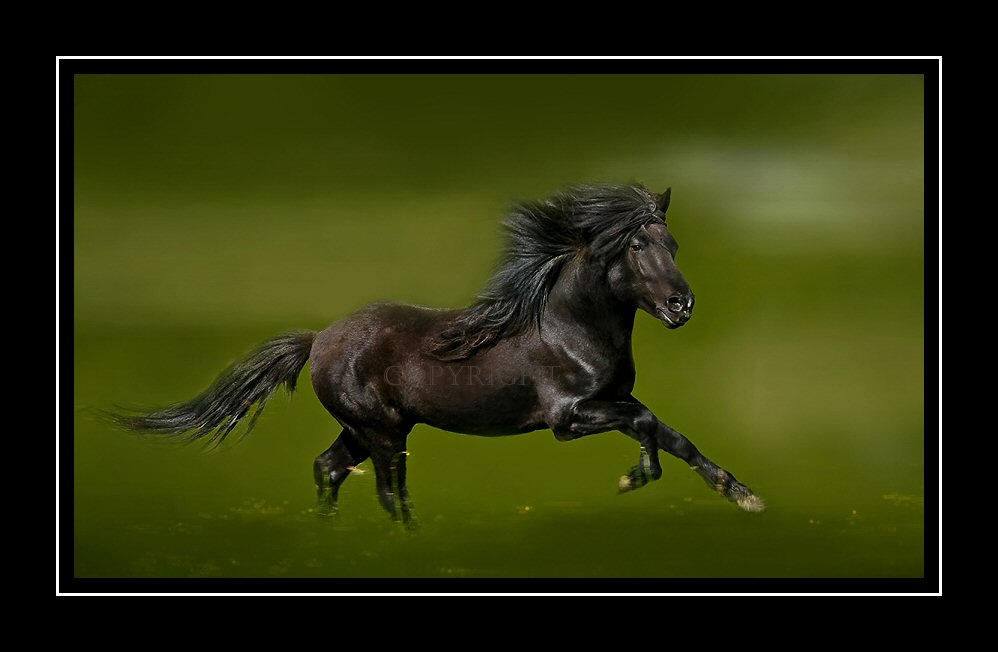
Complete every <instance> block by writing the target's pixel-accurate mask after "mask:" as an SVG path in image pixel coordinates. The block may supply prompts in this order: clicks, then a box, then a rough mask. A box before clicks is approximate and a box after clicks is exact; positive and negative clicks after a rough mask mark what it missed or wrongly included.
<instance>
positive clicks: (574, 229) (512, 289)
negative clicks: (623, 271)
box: [430, 185, 664, 360]
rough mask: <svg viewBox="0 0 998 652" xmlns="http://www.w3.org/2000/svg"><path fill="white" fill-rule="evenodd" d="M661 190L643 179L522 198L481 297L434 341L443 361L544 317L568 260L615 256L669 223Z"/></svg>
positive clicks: (602, 259)
mask: <svg viewBox="0 0 998 652" xmlns="http://www.w3.org/2000/svg"><path fill="white" fill-rule="evenodd" d="M661 200H662V197H660V196H658V195H656V194H653V193H651V192H650V191H648V189H647V188H645V187H644V186H640V185H639V186H617V185H583V186H573V187H571V188H568V189H566V190H563V191H562V192H559V193H558V194H556V195H554V196H553V197H550V198H548V199H545V200H543V201H533V202H520V203H518V204H516V205H515V206H514V207H513V210H512V211H511V212H510V213H509V214H508V215H507V216H506V219H505V220H504V221H503V227H504V230H505V232H506V248H505V251H504V253H503V257H502V259H501V261H500V263H499V268H498V270H497V271H496V273H495V274H494V275H493V277H492V279H491V280H490V281H489V283H488V285H486V287H485V289H484V290H483V291H482V293H481V294H480V295H479V296H478V298H477V299H476V300H475V302H474V303H473V304H472V305H471V306H470V307H468V308H467V309H466V310H464V311H463V312H462V313H461V314H460V315H459V316H458V317H457V318H455V319H453V320H451V321H450V322H449V323H447V324H446V325H445V327H444V329H443V331H442V332H441V333H440V334H439V335H437V336H436V337H435V338H434V339H433V340H431V342H430V353H431V354H432V355H433V356H434V357H436V358H438V359H440V360H461V359H464V358H467V357H468V356H470V355H471V354H472V353H474V352H475V351H476V350H478V349H480V348H483V347H488V346H491V345H493V344H495V343H496V342H497V341H499V340H500V339H503V338H505V337H510V336H512V335H515V334H517V333H520V332H522V331H523V330H525V329H527V328H529V327H530V326H531V325H532V324H534V323H538V322H539V321H540V317H541V314H542V313H543V311H544V306H545V304H546V302H547V297H548V293H549V292H550V291H551V288H552V287H553V286H554V283H555V281H556V280H557V279H558V274H559V272H560V271H561V268H562V266H563V265H564V264H565V262H566V261H567V260H569V259H570V258H571V257H572V256H575V255H579V254H583V255H586V256H589V257H590V258H591V259H593V260H594V261H596V262H602V263H606V262H609V261H610V260H611V259H612V258H613V257H614V256H616V255H617V254H619V253H622V252H623V251H624V249H625V246H626V242H627V240H628V239H630V238H631V236H632V235H633V234H634V233H635V231H637V230H638V229H639V228H641V227H642V226H643V225H645V224H648V223H650V222H656V221H657V222H663V221H664V213H663V212H662V211H660V210H659V205H658V204H659V202H660V201H661Z"/></svg>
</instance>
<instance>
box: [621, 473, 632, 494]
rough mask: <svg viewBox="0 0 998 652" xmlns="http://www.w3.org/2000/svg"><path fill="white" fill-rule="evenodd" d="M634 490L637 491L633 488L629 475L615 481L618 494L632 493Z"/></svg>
mask: <svg viewBox="0 0 998 652" xmlns="http://www.w3.org/2000/svg"><path fill="white" fill-rule="evenodd" d="M635 489H637V487H636V486H634V481H633V480H632V479H631V476H629V475H622V476H620V480H618V481H617V493H618V494H624V493H627V492H628V491H634V490H635Z"/></svg>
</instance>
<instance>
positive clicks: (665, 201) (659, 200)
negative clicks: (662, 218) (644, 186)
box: [655, 186, 672, 213]
mask: <svg viewBox="0 0 998 652" xmlns="http://www.w3.org/2000/svg"><path fill="white" fill-rule="evenodd" d="M655 197H656V200H655V203H656V204H658V210H660V211H662V212H663V213H665V212H666V211H667V210H669V198H670V197H672V186H669V187H668V188H666V189H665V192H663V193H662V194H661V195H655Z"/></svg>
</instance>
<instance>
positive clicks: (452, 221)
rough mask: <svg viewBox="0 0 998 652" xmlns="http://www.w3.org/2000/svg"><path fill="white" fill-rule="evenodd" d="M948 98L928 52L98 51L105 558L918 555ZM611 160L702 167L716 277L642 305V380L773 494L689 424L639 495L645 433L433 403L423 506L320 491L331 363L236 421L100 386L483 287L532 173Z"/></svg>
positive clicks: (658, 408)
mask: <svg viewBox="0 0 998 652" xmlns="http://www.w3.org/2000/svg"><path fill="white" fill-rule="evenodd" d="M922 101H923V80H922V78H921V77H920V76H901V75H897V76H878V75H852V76H837V75H813V76H808V75H734V76H724V75H672V76H668V75H666V76H633V75H614V76H610V75H603V76H587V75H564V76H551V75H536V76H530V75H523V76H515V75H513V76H504V75H481V76H468V75H449V76H448V75H438V76H433V75H412V76H389V75H383V76H379V75H329V76H324V75H275V76H255V75H232V76H224V75H222V76H220V75H191V76H187V75H79V76H77V77H76V79H75V84H74V96H73V103H74V116H73V128H74V141H75V142H74V145H75V148H74V163H75V195H74V201H75V203H74V208H75V215H74V288H73V292H74V333H73V343H74V351H73V355H74V402H75V407H76V410H75V419H74V433H73V438H74V439H73V456H74V468H73V471H74V478H73V479H74V495H75V503H74V505H73V509H74V526H75V527H74V536H75V569H74V570H75V574H76V575H77V576H86V577H95V576H96V577H108V576H142V577H164V576H166V577H174V576H178V577H188V576H216V577H217V576H220V577H230V576H262V577H271V576H273V577H281V576H287V577H314V576H321V577H332V578H335V577H347V576H352V577H354V576H355V577H369V576H387V577H437V576H444V577H463V576H471V577H507V576H517V577H550V576H608V577H616V576H621V577H647V576H651V577H697V576H704V577H707V576H709V577H912V576H920V575H921V574H922V564H923V543H922V537H923V523H924V517H923V496H924V482H923V473H924V459H923V316H924V307H923V264H924V257H923V205H922V189H923V181H924V179H923V177H924V174H923V172H924V171H923V135H922V134H923V124H922V123H923V113H922ZM585 181H615V182H631V181H641V182H644V183H645V184H647V185H648V186H649V187H650V188H652V189H653V190H656V191H661V190H663V189H664V188H665V187H666V186H670V185H671V186H672V187H673V200H672V208H671V210H670V213H669V223H670V227H671V229H672V231H673V233H674V234H675V235H676V237H677V239H678V240H679V242H680V243H681V245H682V251H681V253H680V255H679V258H678V262H679V265H680V267H681V269H682V270H683V272H684V274H685V275H686V277H687V279H689V281H690V283H691V284H692V286H693V289H694V291H695V292H696V296H697V309H696V314H695V315H694V318H693V319H692V321H691V322H690V323H689V324H688V325H687V326H686V327H685V328H683V329H680V330H678V331H675V332H672V331H667V330H666V329H664V328H663V327H662V326H661V325H660V324H659V323H658V322H657V321H656V320H654V319H653V318H651V317H650V316H648V315H646V314H644V313H639V315H638V318H637V324H636V328H635V339H634V354H635V359H636V362H637V368H638V381H637V387H636V390H635V395H636V396H637V397H638V398H640V399H641V400H643V401H644V402H645V403H646V404H647V405H649V406H650V407H651V408H652V409H653V410H654V411H655V412H656V413H657V414H658V415H659V416H660V417H661V418H662V419H663V420H664V421H665V422H667V423H669V424H670V425H673V426H674V427H676V428H678V429H679V430H681V431H683V432H684V433H686V434H687V435H688V436H689V437H690V438H691V439H692V440H693V441H694V442H695V443H696V444H697V445H698V446H699V447H700V448H701V449H702V450H703V451H704V452H705V453H706V454H707V455H708V456H710V457H711V458H713V459H714V460H716V461H717V462H718V463H720V464H721V465H723V466H725V467H726V468H728V469H730V470H731V471H732V472H733V473H734V474H735V475H737V476H738V478H739V479H740V480H742V481H744V482H745V483H746V484H748V485H749V486H751V487H752V488H753V489H754V490H755V491H756V492H757V493H758V494H759V495H761V496H762V497H764V498H765V499H766V500H767V503H768V507H769V509H768V511H766V512H765V513H763V514H758V515H757V514H747V513H743V512H740V511H739V510H738V509H737V508H736V507H735V506H733V505H731V504H729V503H727V502H725V501H724V500H723V499H721V498H720V497H718V496H717V495H715V494H714V493H712V492H711V491H710V489H709V488H708V487H706V486H705V485H704V484H703V483H702V481H701V480H700V479H699V478H698V477H697V476H696V474H694V473H692V472H691V471H690V470H689V469H688V468H686V466H685V465H684V464H683V463H682V462H680V461H678V460H676V459H674V458H671V457H668V456H665V455H663V465H664V468H665V475H664V476H663V478H662V480H661V481H659V482H656V483H654V484H652V485H650V486H649V487H647V488H644V489H642V490H641V491H638V492H634V493H632V494H627V495H623V496H617V495H616V483H617V478H618V477H619V476H620V475H621V474H622V473H623V472H625V471H626V470H627V469H628V468H630V466H631V465H633V464H634V463H635V461H636V459H637V453H638V451H637V447H636V445H635V444H634V443H633V442H632V441H631V440H629V439H627V438H626V437H624V436H623V435H620V434H619V433H607V434H604V435H599V436H595V437H591V438H587V439H583V440H580V441H577V442H572V443H568V444H565V443H557V442H556V441H555V440H554V438H553V436H552V435H551V433H550V432H537V433H533V434H529V435H523V436H518V437H509V438H498V439H484V438H475V437H468V436H461V435H455V434H450V433H444V432H441V431H437V430H434V429H432V428H428V427H425V426H419V427H417V428H416V430H415V431H414V432H413V434H412V436H411V438H410V446H409V449H410V451H411V452H412V456H411V457H410V459H409V476H410V480H409V484H410V488H411V490H412V493H413V496H414V498H415V501H416V507H417V510H418V513H419V515H420V518H421V521H422V526H423V527H422V530H421V532H420V533H419V534H418V535H417V536H414V537H410V536H406V535H405V534H404V533H402V532H399V531H397V530H396V528H395V527H393V525H392V524H391V523H390V522H389V520H388V518H387V516H386V515H385V514H384V513H382V511H381V509H380V507H378V505H377V503H376V498H375V491H374V480H373V473H368V474H367V475H362V476H355V477H353V478H351V479H350V480H349V481H348V482H347V483H346V484H345V485H344V487H343V490H342V492H341V505H342V511H341V514H340V515H339V517H338V518H336V519H322V518H319V517H316V516H314V515H313V514H312V513H311V511H310V509H311V507H312V504H313V488H312V475H311V474H312V471H311V465H312V460H313V458H314V457H315V455H317V454H318V453H320V452H321V451H323V450H324V449H325V448H326V447H327V446H328V445H329V443H330V442H331V441H332V439H333V438H334V437H335V436H336V434H337V433H338V427H337V425H336V424H335V422H334V421H333V420H332V419H331V418H330V417H329V416H328V414H326V413H325V411H324V410H323V408H322V407H321V406H320V405H319V403H318V401H317V400H316V399H315V397H314V393H313V391H312V387H311V384H310V383H309V382H308V379H307V375H303V378H302V383H301V386H300V389H299V392H298V393H297V394H296V395H295V397H294V400H293V401H292V402H290V403H289V402H288V401H287V400H284V399H283V398H275V400H273V401H272V402H271V403H270V405H269V406H268V408H267V411H266V412H265V413H264V415H263V417H262V419H261V421H260V423H259V424H258V425H257V428H256V430H255V431H254V432H253V433H252V435H251V436H250V437H248V438H247V439H246V440H245V441H244V442H243V443H242V444H240V445H239V446H235V447H231V446H228V447H226V449H225V450H223V451H221V452H219V453H212V454H205V453H203V452H201V451H200V450H199V449H197V448H196V447H186V448H185V447H175V446H169V445H162V444H157V443H154V442H150V441H148V440H145V439H142V438H136V437H132V436H129V435H126V434H123V433H121V432H119V431H116V430H114V429H112V428H110V427H108V426H107V425H106V424H104V423H102V422H101V421H100V420H99V419H97V418H95V417H94V415H93V409H94V408H110V407H112V406H114V405H126V406H153V405H159V404H163V403H168V402H173V401H177V400H180V399H186V398H189V397H191V396H193V395H194V394H196V393H197V392H199V391H201V389H203V388H204V386H206V385H207V384H208V383H209V382H210V381H211V380H212V379H213V378H214V377H215V375H216V374H217V373H218V372H219V371H221V369H222V368H223V367H224V366H225V365H226V364H228V363H229V362H231V361H233V360H234V359H235V358H236V357H238V356H239V355H241V354H243V353H244V352H245V351H247V350H248V349H250V348H252V347H253V346H254V345H255V344H257V343H258V342H259V341H261V340H263V339H265V338H267V337H269V336H271V335H273V334H275V333H277V332H279V331H283V330H287V329H292V328H311V329H321V328H324V327H325V326H326V325H327V324H328V323H330V322H332V321H334V320H336V319H339V318H341V317H343V316H344V315H346V314H348V313H349V312H350V311H352V310H354V309H356V308H358V307H359V306H362V305H364V304H366V303H369V302H371V301H375V300H381V299H394V300H402V301H408V302H413V303H421V304H426V305H432V306H457V305H464V304H467V303H468V302H469V301H470V300H471V298H472V297H473V296H474V294H475V293H476V291H477V290H478V289H479V288H480V287H481V286H482V284H483V283H484V282H485V281H486V280H487V278H488V277H489V275H490V271H491V269H492V266H493V264H494V262H495V260H496V257H497V255H498V253H499V247H500V238H499V233H498V229H497V225H498V221H499V218H500V216H501V215H502V213H503V211H504V209H505V207H506V206H508V203H509V201H510V200H512V199H516V198H538V197H542V196H545V195H547V194H549V193H551V192H553V191H554V190H556V189H558V188H559V187H562V186H564V185H568V184H571V183H577V182H585ZM306 374H307V372H306ZM369 465H370V463H369V462H366V463H365V464H364V466H365V467H367V468H368V470H369V471H370V466H369ZM335 587H336V584H335V582H333V583H330V584H329V589H330V590H336V589H335Z"/></svg>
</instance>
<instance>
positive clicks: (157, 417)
mask: <svg viewBox="0 0 998 652" xmlns="http://www.w3.org/2000/svg"><path fill="white" fill-rule="evenodd" d="M314 339H315V333H314V332H312V331H296V332H293V333H285V334H283V335H278V336H277V337H273V338H271V339H269V340H267V341H266V342H264V343H263V344H261V345H260V346H259V347H257V348H256V350H255V351H253V352H252V353H250V354H249V355H247V356H246V357H245V358H243V359H241V360H239V361H238V362H235V363H234V364H232V365H231V366H230V367H229V368H227V369H226V370H225V371H223V372H222V373H221V374H220V375H219V377H218V378H217V379H216V380H215V382H214V383H212V385H211V387H209V388H208V389H206V390H205V391H204V392H202V393H201V394H200V395H199V396H197V397H196V398H193V399H191V400H190V401H186V402H184V403H176V404H174V405H170V406H168V407H165V408H162V409H159V410H154V411H152V412H148V413H146V414H138V415H122V414H112V415H110V416H111V418H112V419H113V420H114V421H116V422H117V423H119V424H120V425H122V426H124V427H126V428H128V429H130V430H135V431H138V432H148V433H153V434H159V435H185V439H186V440H187V441H196V440H199V439H205V438H207V440H208V441H207V443H208V444H209V445H211V444H214V445H218V444H221V443H222V441H223V440H224V439H225V438H226V437H227V436H228V435H229V433H230V432H232V430H233V429H234V428H235V427H236V425H238V424H239V422H240V421H241V420H242V419H243V418H244V417H245V416H246V414H247V413H248V412H249V411H250V408H252V407H253V406H254V405H256V410H254V412H253V415H252V416H251V417H250V420H249V425H248V426H247V428H246V433H245V434H249V431H250V430H252V429H253V426H254V425H255V424H256V420H257V418H258V417H259V416H260V413H261V412H262V411H263V408H264V406H265V405H266V404H267V400H268V399H269V398H270V396H271V395H272V394H273V393H274V392H275V391H277V388H278V387H280V386H281V385H282V384H283V385H284V387H285V388H286V389H287V391H288V394H290V393H292V392H294V391H295V387H296V386H297V384H298V374H300V373H301V370H302V369H304V368H305V363H306V362H308V358H309V355H310V353H311V350H312V341H313V340H314ZM245 434H244V436H245Z"/></svg>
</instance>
